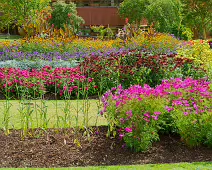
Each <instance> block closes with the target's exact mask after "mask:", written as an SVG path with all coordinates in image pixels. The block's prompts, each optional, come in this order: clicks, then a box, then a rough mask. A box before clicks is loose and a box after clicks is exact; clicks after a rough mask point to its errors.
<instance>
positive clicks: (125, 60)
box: [79, 50, 205, 93]
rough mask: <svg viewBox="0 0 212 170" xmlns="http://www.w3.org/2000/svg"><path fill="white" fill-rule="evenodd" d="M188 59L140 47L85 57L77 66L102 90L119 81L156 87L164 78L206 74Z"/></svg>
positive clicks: (117, 83)
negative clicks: (153, 52)
mask: <svg viewBox="0 0 212 170" xmlns="http://www.w3.org/2000/svg"><path fill="white" fill-rule="evenodd" d="M192 63H193V61H192V60H191V59H185V58H177V57H176V55H175V54H169V55H150V54H148V53H145V52H142V51H139V50H122V51H119V52H117V53H110V54H109V56H90V57H86V58H85V59H84V61H83V62H82V63H81V64H80V65H79V67H80V68H82V70H83V73H84V74H85V75H86V76H87V77H92V78H93V82H94V84H95V85H97V86H99V87H102V88H101V93H104V92H106V91H107V90H108V89H111V88H112V87H117V86H118V85H119V84H121V85H122V86H123V88H128V87H130V86H131V85H134V84H140V85H144V84H149V85H150V86H151V87H155V86H156V85H158V84H160V83H161V82H162V80H163V79H168V78H174V77H183V78H185V77H187V76H191V77H193V78H195V79H197V78H202V77H204V76H205V72H204V70H202V69H199V68H197V67H194V66H193V64H192Z"/></svg>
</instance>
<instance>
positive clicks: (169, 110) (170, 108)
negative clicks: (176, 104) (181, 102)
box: [165, 106, 174, 113]
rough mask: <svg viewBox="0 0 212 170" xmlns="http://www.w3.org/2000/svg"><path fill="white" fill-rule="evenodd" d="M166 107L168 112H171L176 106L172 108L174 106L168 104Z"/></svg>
mask: <svg viewBox="0 0 212 170" xmlns="http://www.w3.org/2000/svg"><path fill="white" fill-rule="evenodd" d="M165 109H166V110H167V112H169V113H170V112H171V111H173V110H174V108H172V107H168V106H166V107H165Z"/></svg>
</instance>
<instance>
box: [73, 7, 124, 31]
mask: <svg viewBox="0 0 212 170" xmlns="http://www.w3.org/2000/svg"><path fill="white" fill-rule="evenodd" d="M77 12H78V15H79V16H81V17H82V18H83V19H84V20H85V24H84V26H90V25H103V26H108V25H109V26H110V27H114V26H123V25H124V23H125V20H124V19H122V18H121V17H120V16H119V14H118V8H116V7H78V8H77Z"/></svg>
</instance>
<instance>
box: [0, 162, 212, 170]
mask: <svg viewBox="0 0 212 170" xmlns="http://www.w3.org/2000/svg"><path fill="white" fill-rule="evenodd" d="M12 169H15V170H23V168H2V170H12ZM26 169H27V170H69V169H70V170H75V169H84V170H86V169H89V170H102V169H109V170H212V162H196V163H177V164H147V165H127V166H99V167H98V166H97V167H70V168H26Z"/></svg>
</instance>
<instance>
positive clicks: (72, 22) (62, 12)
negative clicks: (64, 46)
mask: <svg viewBox="0 0 212 170" xmlns="http://www.w3.org/2000/svg"><path fill="white" fill-rule="evenodd" d="M83 23H84V20H83V18H82V17H79V16H78V15H77V10H76V5H75V4H74V3H72V2H70V3H69V4H68V5H67V4H65V3H56V4H55V6H54V10H53V12H52V18H51V19H50V24H53V25H54V27H55V28H57V29H60V28H62V29H64V30H65V27H64V26H65V24H67V26H68V27H69V29H71V30H72V32H73V33H77V31H78V29H79V26H80V25H81V24H83Z"/></svg>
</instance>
